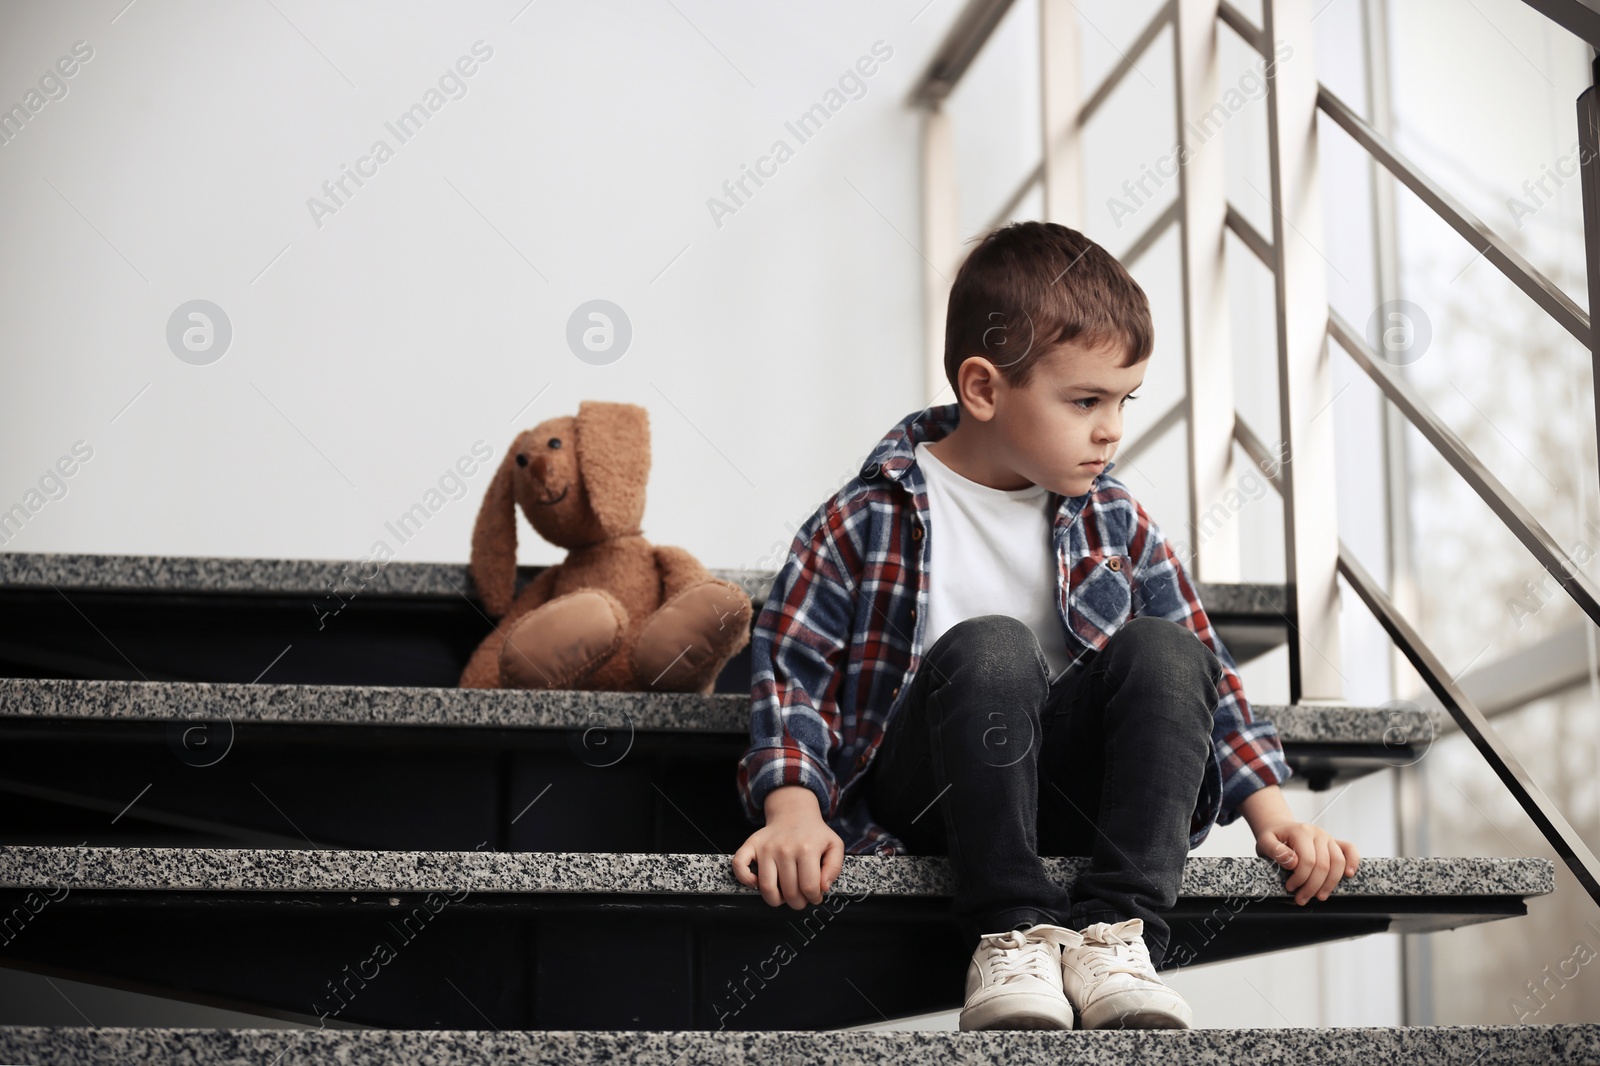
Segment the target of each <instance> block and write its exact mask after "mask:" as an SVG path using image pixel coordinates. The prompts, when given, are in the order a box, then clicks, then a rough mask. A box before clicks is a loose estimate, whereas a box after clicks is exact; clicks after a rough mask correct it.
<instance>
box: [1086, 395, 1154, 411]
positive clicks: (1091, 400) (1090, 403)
mask: <svg viewBox="0 0 1600 1066" xmlns="http://www.w3.org/2000/svg"><path fill="white" fill-rule="evenodd" d="M1138 398H1139V397H1138V396H1136V395H1134V394H1133V393H1131V392H1130V393H1128V395H1126V396H1124V397H1123V398H1122V403H1120V404H1118V405H1117V406H1118V407H1125V406H1127V403H1128V401H1129V400H1137V399H1138ZM1072 402H1073V403H1074V404H1076V405H1077V406H1078V409H1079V410H1081V411H1091V410H1093V409H1094V405H1095V404H1097V403H1099V402H1100V397H1098V396H1086V397H1084V398H1083V399H1081V400H1073V401H1072ZM1086 404H1087V406H1085V405H1086Z"/></svg>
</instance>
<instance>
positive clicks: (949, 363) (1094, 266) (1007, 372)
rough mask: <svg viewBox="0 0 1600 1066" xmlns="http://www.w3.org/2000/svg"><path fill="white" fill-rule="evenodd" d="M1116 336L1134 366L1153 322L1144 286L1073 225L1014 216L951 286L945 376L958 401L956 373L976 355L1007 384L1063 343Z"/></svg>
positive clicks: (1145, 352)
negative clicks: (1015, 218)
mask: <svg viewBox="0 0 1600 1066" xmlns="http://www.w3.org/2000/svg"><path fill="white" fill-rule="evenodd" d="M1069 341H1070V342H1075V343H1077V344H1079V345H1082V346H1084V347H1087V348H1091V349H1094V348H1099V347H1101V346H1102V345H1104V344H1107V343H1118V344H1121V345H1122V347H1123V350H1124V353H1125V355H1124V359H1125V361H1124V362H1123V363H1121V364H1119V365H1121V366H1124V367H1128V366H1135V365H1137V364H1139V363H1142V362H1144V361H1145V360H1146V359H1148V358H1150V352H1151V349H1152V347H1153V346H1154V344H1155V327H1154V325H1153V324H1152V322H1151V320H1150V302H1149V300H1147V299H1146V298H1145V294H1144V290H1143V289H1141V288H1140V287H1139V283H1138V282H1136V281H1134V280H1133V277H1132V276H1131V275H1129V273H1128V271H1127V270H1126V269H1125V268H1124V267H1123V265H1122V264H1121V263H1119V262H1117V260H1116V259H1115V257H1113V256H1112V255H1111V253H1110V252H1108V251H1106V250H1105V249H1104V248H1102V247H1100V245H1098V244H1096V243H1095V242H1094V241H1092V240H1090V239H1089V238H1088V237H1085V236H1084V235H1083V234H1082V233H1079V232H1078V231H1077V230H1075V229H1069V228H1068V227H1066V226H1062V225H1058V224H1057V223H1054V222H1013V223H1012V224H1011V225H1009V226H1005V227H1003V228H1000V229H996V230H993V231H991V232H990V233H989V234H987V235H986V236H985V237H984V238H983V240H982V241H980V242H979V244H978V246H977V247H976V248H974V249H973V250H972V252H971V253H970V254H969V255H968V256H967V258H966V261H965V262H963V263H962V264H961V269H960V270H959V271H957V272H956V280H955V282H954V283H953V284H952V285H951V286H950V306H949V310H948V312H947V313H946V315H945V327H944V375H945V377H946V378H948V379H949V381H950V387H951V388H953V389H955V390H956V396H957V398H958V399H959V398H960V394H961V390H960V388H959V387H958V386H957V383H956V373H957V371H959V370H960V369H961V364H962V363H963V362H965V361H966V360H967V359H969V358H971V357H972V356H974V355H979V356H983V357H984V358H986V359H988V360H989V361H990V362H992V363H994V365H995V366H996V367H997V368H998V369H999V371H1000V374H1001V376H1002V377H1003V378H1004V379H1005V380H1006V382H1007V384H1009V385H1011V386H1012V387H1013V388H1023V387H1025V386H1026V385H1027V384H1028V382H1029V381H1031V380H1032V378H1033V371H1034V367H1035V366H1037V365H1038V363H1039V360H1041V359H1043V358H1045V357H1046V356H1048V355H1049V354H1050V353H1051V352H1052V351H1054V350H1055V349H1056V348H1058V347H1059V346H1060V345H1062V344H1065V343H1067V342H1069Z"/></svg>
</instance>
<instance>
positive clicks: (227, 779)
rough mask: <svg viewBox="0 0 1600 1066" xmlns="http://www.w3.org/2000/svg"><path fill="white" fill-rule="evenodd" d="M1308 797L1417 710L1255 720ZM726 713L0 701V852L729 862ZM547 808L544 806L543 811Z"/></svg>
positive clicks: (368, 703) (655, 696) (380, 693)
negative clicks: (372, 853) (237, 849)
mask: <svg viewBox="0 0 1600 1066" xmlns="http://www.w3.org/2000/svg"><path fill="white" fill-rule="evenodd" d="M1259 711H1260V713H1261V714H1263V715H1264V716H1267V717H1270V718H1271V719H1272V720H1273V721H1274V722H1275V723H1276V724H1277V726H1278V731H1279V733H1280V735H1281V736H1282V737H1283V740H1284V750H1285V753H1286V755H1287V757H1288V760H1289V763H1290V765H1291V766H1292V767H1293V768H1294V769H1295V775H1294V776H1292V777H1291V778H1290V779H1289V782H1288V785H1289V786H1290V787H1302V786H1306V785H1311V786H1313V787H1318V786H1321V787H1327V786H1328V785H1329V784H1330V783H1333V782H1342V781H1345V780H1349V779H1352V778H1354V777H1357V776H1360V775H1361V774H1365V773H1369V772H1371V771H1374V770H1378V769H1382V768H1384V767H1388V766H1400V765H1405V764H1408V763H1413V762H1416V761H1417V760H1418V759H1420V758H1421V757H1422V756H1423V755H1424V754H1425V753H1426V751H1427V748H1428V744H1429V743H1430V741H1431V738H1432V736H1433V735H1434V731H1435V728H1436V725H1437V723H1436V722H1435V720H1434V719H1433V718H1432V717H1430V716H1429V715H1428V714H1427V713H1425V712H1423V711H1420V710H1399V709H1395V708H1384V707H1360V706H1347V705H1339V706H1288V707H1276V706H1270V705H1262V706H1261V707H1260V708H1259ZM748 720H749V696H748V694H744V693H714V694H712V695H709V696H705V695H698V694H670V693H605V692H581V691H556V692H534V691H507V692H493V691H483V690H471V689H457V688H444V689H434V688H418V687H397V686H390V687H367V686H343V685H337V686H336V685H281V684H266V683H259V684H253V685H252V684H242V683H210V682H184V681H168V682H163V681H150V682H147V681H109V680H69V679H55V678H37V679H33V678H6V679H0V796H3V797H5V800H6V802H5V803H3V804H0V834H3V835H0V839H3V840H5V841H8V842H11V843H31V844H79V843H85V842H88V843H95V844H110V843H139V844H149V845H186V846H201V845H221V846H241V845H243V846H257V847H259V846H265V847H281V846H291V847H295V846H302V845H308V844H309V845H315V846H320V847H350V848H385V849H400V850H404V849H413V848H417V849H429V848H441V847H442V848H451V847H455V846H457V845H458V844H459V842H460V841H461V840H462V839H465V838H466V837H469V836H470V837H472V838H473V839H474V840H479V839H489V840H490V841H491V842H492V846H494V847H496V848H500V849H502V850H519V851H627V852H684V851H701V850H706V849H708V848H714V849H718V850H722V851H725V852H728V853H731V852H732V851H734V850H735V849H736V848H737V847H738V845H739V843H740V842H742V840H743V839H744V837H746V836H748V835H749V833H750V832H751V830H752V828H753V827H752V826H751V825H750V824H749V823H748V822H747V821H746V820H745V817H744V813H743V809H742V807H741V805H740V802H739V796H738V792H737V789H736V784H735V778H736V773H737V766H738V761H739V758H740V757H741V756H742V755H743V753H744V750H745V747H746V744H747V735H748ZM547 790H548V794H547Z"/></svg>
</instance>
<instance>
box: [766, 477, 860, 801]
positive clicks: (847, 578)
mask: <svg viewBox="0 0 1600 1066" xmlns="http://www.w3.org/2000/svg"><path fill="white" fill-rule="evenodd" d="M828 513H829V511H828V509H827V508H824V509H822V510H819V512H818V513H817V514H816V515H814V516H813V517H812V519H811V520H810V521H808V522H807V524H806V526H805V527H803V528H802V529H801V530H800V532H799V534H798V535H796V537H795V539H794V543H793V545H792V546H791V548H790V553H789V558H788V560H787V561H786V562H785V563H784V565H783V567H782V568H781V569H780V570H779V571H778V574H777V577H776V578H775V579H774V580H773V584H772V591H771V592H770V593H769V594H768V596H767V600H766V603H765V604H764V605H763V606H762V608H761V613H760V614H759V615H758V616H757V618H756V624H755V627H754V630H753V631H752V633H751V637H750V683H751V690H750V745H749V747H748V748H747V749H746V751H745V754H744V757H743V758H742V759H740V760H739V769H738V786H739V795H740V797H741V799H742V801H743V804H744V811H745V815H746V817H747V818H749V819H750V821H751V822H752V823H753V824H755V825H758V826H759V825H764V824H765V823H766V811H765V803H766V798H767V796H768V794H770V793H771V792H772V790H773V789H776V788H781V787H783V786H785V785H803V786H805V787H806V788H809V789H810V790H811V791H812V793H813V794H815V795H816V797H817V807H818V809H819V810H820V812H821V814H822V817H823V819H824V820H825V821H826V820H828V819H831V818H832V817H833V815H834V812H835V809H836V807H837V805H838V800H839V788H838V782H837V779H836V777H835V775H834V772H833V769H832V766H831V763H832V758H833V755H834V752H835V751H836V750H837V749H838V747H839V745H840V743H841V735H840V732H839V708H838V703H837V698H838V692H839V687H840V682H841V679H842V678H843V676H844V668H845V664H846V659H847V653H848V651H849V645H850V636H851V620H852V618H853V615H854V606H855V589H856V581H855V579H854V577H853V576H852V575H850V574H849V573H847V572H846V571H845V570H844V568H843V567H842V566H840V564H839V555H838V552H837V551H836V549H835V545H834V544H833V542H832V540H831V533H830V530H829V527H828V523H827V521H826V518H827V515H828Z"/></svg>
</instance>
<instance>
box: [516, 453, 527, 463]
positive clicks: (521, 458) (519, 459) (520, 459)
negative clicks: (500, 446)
mask: <svg viewBox="0 0 1600 1066" xmlns="http://www.w3.org/2000/svg"><path fill="white" fill-rule="evenodd" d="M517 465H518V466H527V465H528V457H527V456H526V455H523V454H522V453H520V452H519V453H517Z"/></svg>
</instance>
